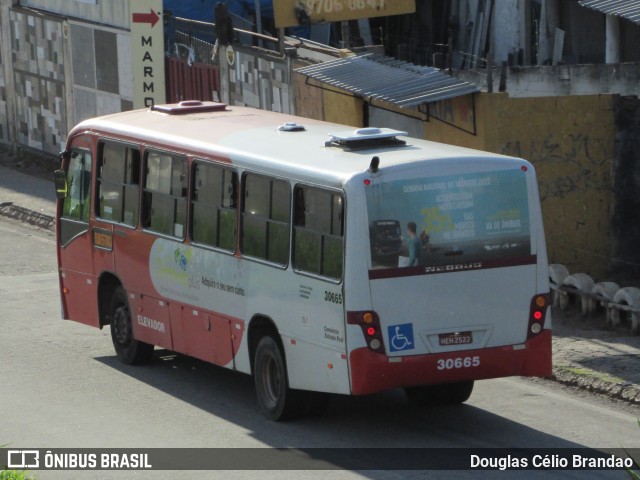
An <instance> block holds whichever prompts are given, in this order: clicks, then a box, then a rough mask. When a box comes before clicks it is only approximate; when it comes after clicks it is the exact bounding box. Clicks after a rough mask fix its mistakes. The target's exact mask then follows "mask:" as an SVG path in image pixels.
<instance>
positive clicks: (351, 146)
mask: <svg viewBox="0 0 640 480" xmlns="http://www.w3.org/2000/svg"><path fill="white" fill-rule="evenodd" d="M408 135H409V134H408V133H407V132H403V131H400V130H393V129H391V128H375V127H368V128H358V129H357V130H349V131H346V132H337V133H330V134H329V140H327V141H326V142H325V144H324V146H325V147H340V148H344V149H346V150H364V149H368V148H383V147H398V146H404V145H405V144H406V142H405V141H404V140H399V139H398V138H396V137H398V136H403V137H406V136H408Z"/></svg>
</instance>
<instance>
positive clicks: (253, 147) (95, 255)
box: [56, 101, 551, 420]
mask: <svg viewBox="0 0 640 480" xmlns="http://www.w3.org/2000/svg"><path fill="white" fill-rule="evenodd" d="M404 137H406V133H405V132H399V131H395V130H391V129H377V128H364V129H358V130H354V129H353V128H352V127H346V126H344V125H337V124H330V123H326V122H321V121H316V120H309V119H303V118H299V117H293V116H288V115H282V114H278V113H273V112H267V111H261V110H255V109H251V108H245V107H231V106H226V105H224V104H219V103H213V102H198V101H189V102H182V103H179V104H172V105H161V106H154V107H152V108H150V109H147V110H137V111H130V112H123V113H117V114H114V115H108V116H104V117H100V118H95V119H92V120H87V121H84V122H82V123H80V124H79V125H78V126H76V127H75V128H74V129H73V130H72V131H71V132H70V134H69V138H68V141H67V145H66V149H65V151H64V152H63V154H62V169H61V170H59V171H58V172H56V188H57V193H58V198H59V201H58V215H57V222H56V227H57V257H58V264H59V277H60V291H61V297H62V312H63V316H64V318H66V319H71V320H75V321H78V322H81V323H85V324H88V325H91V326H94V327H98V328H102V327H104V326H106V325H110V328H111V335H112V338H113V344H114V347H115V351H116V353H117V355H118V357H119V358H120V359H121V360H122V361H123V362H125V363H127V364H135V363H141V362H145V361H148V360H150V359H151V358H152V357H153V351H154V346H159V347H162V348H165V349H169V350H172V351H175V352H180V353H183V354H186V355H190V356H193V357H196V358H199V359H202V360H204V361H207V362H211V363H214V364H217V365H220V366H223V367H226V368H230V369H233V370H237V371H239V372H243V373H246V374H251V375H253V376H254V379H255V387H256V391H257V397H258V401H259V404H260V406H261V407H262V409H263V410H264V411H265V413H266V415H267V416H268V417H269V418H272V419H276V420H279V419H284V418H288V417H292V416H296V415H300V414H306V413H312V412H315V413H317V412H319V411H320V410H321V409H322V407H323V406H324V405H325V404H326V399H327V395H326V394H327V393H333V394H351V395H363V394H370V393H375V392H380V391H384V390H388V389H395V388H403V389H404V390H405V391H406V393H407V396H408V397H409V399H411V400H412V401H415V402H418V403H422V404H430V403H460V402H464V401H466V400H467V399H468V398H469V395H470V394H471V391H472V388H473V383H474V381H475V380H480V379H488V378H496V377H505V376H512V375H521V376H548V375H550V374H551V319H550V316H549V315H548V313H547V309H548V308H547V307H548V304H549V295H548V293H549V284H548V282H549V275H548V266H547V255H546V248H545V240H544V232H543V225H542V215H541V211H540V200H539V195H538V189H537V182H536V175H535V171H534V168H533V167H532V165H531V164H530V163H528V162H527V161H525V160H522V159H518V158H511V157H505V156H501V155H495V154H489V153H486V152H480V151H475V150H470V149H464V148H459V147H453V146H450V145H443V144H438V143H433V142H429V141H425V140H419V139H414V138H404Z"/></svg>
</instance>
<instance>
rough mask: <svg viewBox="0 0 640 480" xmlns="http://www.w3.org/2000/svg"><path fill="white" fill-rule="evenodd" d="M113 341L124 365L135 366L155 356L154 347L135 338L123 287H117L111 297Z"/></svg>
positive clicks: (110, 314)
mask: <svg viewBox="0 0 640 480" xmlns="http://www.w3.org/2000/svg"><path fill="white" fill-rule="evenodd" d="M109 319H110V326H111V340H112V341H113V347H114V348H115V351H116V354H117V355H118V358H119V359H120V361H121V362H122V363H125V364H127V365H135V364H139V363H145V362H147V361H149V360H150V359H151V357H152V356H153V345H149V344H148V343H144V342H140V341H138V340H136V339H135V338H134V337H133V329H132V327H131V312H130V310H129V302H128V301H127V294H126V292H125V290H124V288H122V287H117V288H116V289H115V290H114V292H113V296H112V297H111V304H110V308H109Z"/></svg>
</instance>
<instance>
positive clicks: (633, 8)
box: [578, 0, 640, 25]
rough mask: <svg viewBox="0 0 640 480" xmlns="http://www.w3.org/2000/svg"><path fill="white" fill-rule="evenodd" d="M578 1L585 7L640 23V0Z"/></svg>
mask: <svg viewBox="0 0 640 480" xmlns="http://www.w3.org/2000/svg"><path fill="white" fill-rule="evenodd" d="M578 3H579V4H580V5H582V6H583V7H587V8H591V9H593V10H597V11H599V12H602V13H605V14H607V15H615V16H618V17H622V18H626V19H627V20H631V21H632V22H633V23H636V24H638V25H640V1H638V0H579V1H578Z"/></svg>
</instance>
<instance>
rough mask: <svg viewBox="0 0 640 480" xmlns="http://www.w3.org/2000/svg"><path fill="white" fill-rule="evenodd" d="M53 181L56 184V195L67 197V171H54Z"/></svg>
mask: <svg viewBox="0 0 640 480" xmlns="http://www.w3.org/2000/svg"><path fill="white" fill-rule="evenodd" d="M53 181H54V184H55V186H56V197H58V198H67V195H68V186H67V173H66V172H65V171H64V170H56V171H55V172H54V173H53Z"/></svg>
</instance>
